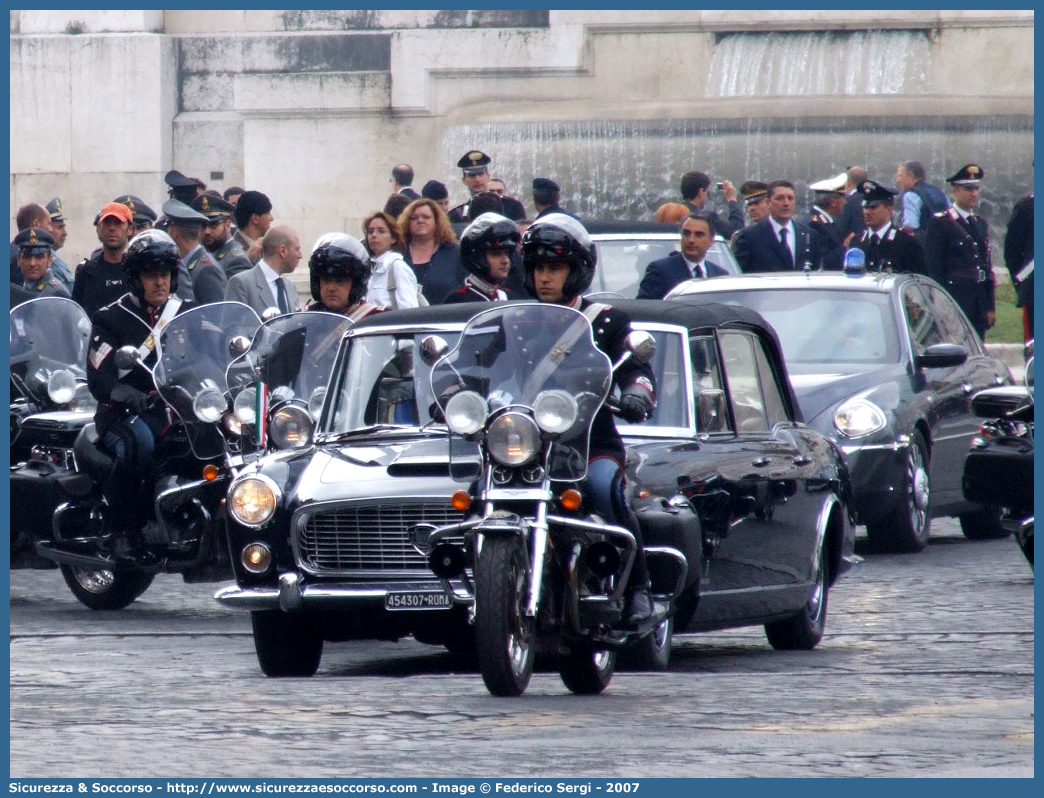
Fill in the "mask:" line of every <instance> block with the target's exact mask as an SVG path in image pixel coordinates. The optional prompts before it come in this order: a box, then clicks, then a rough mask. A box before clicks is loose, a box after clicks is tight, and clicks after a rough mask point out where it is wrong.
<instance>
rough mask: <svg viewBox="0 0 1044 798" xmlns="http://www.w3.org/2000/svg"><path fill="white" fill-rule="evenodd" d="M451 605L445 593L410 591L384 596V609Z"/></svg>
mask: <svg viewBox="0 0 1044 798" xmlns="http://www.w3.org/2000/svg"><path fill="white" fill-rule="evenodd" d="M452 605H453V602H452V601H450V597H449V596H447V595H446V594H445V593H430V592H429V593H425V592H421V591H411V592H403V593H388V594H387V595H386V596H385V597H384V609H386V610H448V609H449V608H450V607H451V606H452Z"/></svg>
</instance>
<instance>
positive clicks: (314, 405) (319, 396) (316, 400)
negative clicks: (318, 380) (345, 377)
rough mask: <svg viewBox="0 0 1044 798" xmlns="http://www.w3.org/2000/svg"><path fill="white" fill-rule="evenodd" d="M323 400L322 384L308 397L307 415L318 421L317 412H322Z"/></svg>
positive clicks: (324, 395) (324, 393)
mask: <svg viewBox="0 0 1044 798" xmlns="http://www.w3.org/2000/svg"><path fill="white" fill-rule="evenodd" d="M325 401H326V386H325V385H323V386H321V387H319V388H316V389H315V390H314V391H312V395H311V396H309V397H308V415H310V416H311V417H312V418H313V419H315V420H316V421H318V420H319V414H320V413H322V412H323V402H325Z"/></svg>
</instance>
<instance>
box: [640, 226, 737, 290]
mask: <svg viewBox="0 0 1044 798" xmlns="http://www.w3.org/2000/svg"><path fill="white" fill-rule="evenodd" d="M713 243H714V227H713V223H712V222H711V219H710V216H709V215H708V214H698V213H693V214H690V215H689V216H687V217H686V218H685V220H684V221H682V225H681V252H672V253H671V254H670V255H668V256H667V257H666V258H660V259H659V260H654V261H653V262H652V263H650V264H649V265H648V266H646V267H645V276H644V277H643V278H642V282H641V284H640V285H639V286H638V299H663V298H664V297H665V296H667V294H668V293H669V292H670V290H671V289H672V288H674V286H676V285H678V283H682V282H684V281H686V280H691V279H693V278H704V277H718V276H720V275H724V274H728V271H726V270H725V269H723V268H722V267H721V266H719V265H718V264H717V263H714V262H713V261H709V260H707V259H706V258H707V251H708V250H709V249H710V247H711V244H713Z"/></svg>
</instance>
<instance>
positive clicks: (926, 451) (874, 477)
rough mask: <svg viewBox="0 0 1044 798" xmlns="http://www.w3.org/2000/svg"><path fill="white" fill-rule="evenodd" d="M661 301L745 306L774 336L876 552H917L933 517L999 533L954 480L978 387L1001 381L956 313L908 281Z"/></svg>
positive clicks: (931, 286) (788, 285)
mask: <svg viewBox="0 0 1044 798" xmlns="http://www.w3.org/2000/svg"><path fill="white" fill-rule="evenodd" d="M669 299H671V300H675V301H679V302H683V303H686V304H692V303H701V302H722V303H725V304H729V305H734V306H742V307H746V308H751V309H753V310H756V311H757V312H758V313H760V314H761V315H762V316H763V317H764V318H765V319H766V320H768V321H769V322H770V323H771V324H772V326H773V327H774V328H775V330H776V333H777V334H778V335H779V338H780V340H781V342H782V344H783V350H784V352H785V355H786V362H787V370H788V371H789V373H790V379H791V383H792V385H793V387H794V391H795V393H796V394H797V397H798V400H799V401H800V403H801V409H802V411H803V413H804V415H805V419H806V420H807V422H808V423H809V424H810V425H811V426H812V427H814V428H816V429H818V430H819V431H820V432H822V433H823V434H824V435H827V436H828V437H830V438H831V439H832V440H834V441H835V442H836V443H837V444H838V445H839V446H840V447H841V449H842V450H843V451H844V452H845V456H846V460H847V462H848V465H849V469H850V470H851V473H852V481H853V484H854V490H855V496H854V507H855V513H856V520H857V522H858V523H860V524H865V525H866V530H867V534H868V536H869V539H870V543H871V546H872V548H874V549H875V550H877V551H901V552H911V551H919V550H921V549H923V548H924V546H925V545H926V544H927V542H928V537H929V532H930V527H931V519H932V517H933V516H935V517H937V516H958V517H959V518H960V522H961V530H962V531H963V533H964V534H965V536H967V537H969V538H990V537H1001V536H1004V535H1005V534H1007V533H1006V532H1005V531H1004V529H1003V528H1002V527H1001V525H1000V509H999V508H998V507H992V506H984V505H978V504H973V503H971V502H968V501H966V500H965V498H964V496H963V494H962V491H961V472H962V470H963V467H964V460H965V457H966V456H967V454H968V447H969V445H970V443H971V440H972V437H973V436H974V435H975V434H976V432H977V431H978V427H979V421H978V420H977V419H976V418H975V416H974V414H973V413H972V409H971V398H972V396H973V395H974V394H975V393H977V392H978V391H980V390H982V389H984V388H989V387H993V386H997V385H1004V384H1008V383H1010V382H1011V374H1010V373H1009V371H1008V369H1007V367H1006V366H1005V365H1004V364H1003V363H1002V362H1001V361H999V360H997V359H995V358H992V357H990V356H989V355H987V354H986V350H985V348H984V347H983V345H982V342H981V341H980V340H979V338H978V336H977V335H976V333H975V331H974V330H973V329H972V327H971V325H970V324H969V322H968V319H967V318H966V317H965V315H964V313H963V312H962V311H961V309H960V308H959V307H958V306H957V304H956V303H955V302H954V301H953V299H952V298H951V297H950V295H949V294H948V293H947V292H946V290H945V289H944V288H942V287H941V286H940V285H939V284H937V283H935V282H934V281H932V280H930V279H928V278H925V277H921V276H919V275H913V274H866V273H862V274H854V275H849V274H843V273H840V272H834V273H832V274H827V273H812V274H758V275H744V276H742V277H716V278H713V279H710V280H702V281H689V282H686V283H683V284H682V285H679V286H678V287H677V288H675V290H674V291H673V292H671V294H670V295H669Z"/></svg>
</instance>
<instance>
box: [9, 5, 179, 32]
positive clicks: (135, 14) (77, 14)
mask: <svg viewBox="0 0 1044 798" xmlns="http://www.w3.org/2000/svg"><path fill="white" fill-rule="evenodd" d="M11 14H12V17H13V16H14V15H15V14H17V15H18V31H17V32H18V33H22V34H40V33H158V32H161V31H162V30H163V12H162V11H133V10H105V11H99V10H78V9H68V10H61V11H12V12H11ZM12 23H13V20H12ZM11 32H12V33H15V32H16V31H15V30H14V26H13V24H12V29H11Z"/></svg>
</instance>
